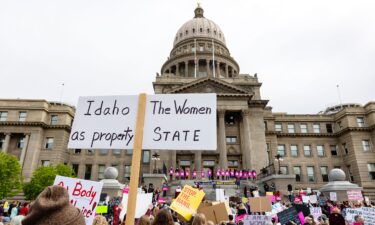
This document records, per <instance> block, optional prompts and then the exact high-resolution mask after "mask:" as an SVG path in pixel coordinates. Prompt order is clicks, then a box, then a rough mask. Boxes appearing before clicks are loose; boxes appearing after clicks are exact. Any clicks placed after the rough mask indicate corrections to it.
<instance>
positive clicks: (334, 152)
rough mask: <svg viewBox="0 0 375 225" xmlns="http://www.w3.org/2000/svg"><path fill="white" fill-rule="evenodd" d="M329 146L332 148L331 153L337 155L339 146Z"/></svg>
mask: <svg viewBox="0 0 375 225" xmlns="http://www.w3.org/2000/svg"><path fill="white" fill-rule="evenodd" d="M329 147H330V148H331V155H332V156H337V148H336V145H330V146H329Z"/></svg>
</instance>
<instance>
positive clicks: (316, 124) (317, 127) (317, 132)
mask: <svg viewBox="0 0 375 225" xmlns="http://www.w3.org/2000/svg"><path fill="white" fill-rule="evenodd" d="M313 130H314V133H316V134H319V133H320V125H319V124H318V123H314V124H313Z"/></svg>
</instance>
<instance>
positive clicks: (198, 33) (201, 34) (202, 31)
mask: <svg viewBox="0 0 375 225" xmlns="http://www.w3.org/2000/svg"><path fill="white" fill-rule="evenodd" d="M203 12H204V11H203V8H201V7H200V6H199V5H198V7H197V8H196V9H195V10H194V13H195V16H194V18H193V19H191V20H189V21H187V22H186V23H184V24H183V25H182V26H181V28H180V29H179V30H178V31H177V33H176V36H175V40H174V43H173V46H176V45H177V44H178V43H180V42H181V41H183V40H186V39H189V38H197V37H198V38H209V39H214V40H216V41H218V42H221V43H222V44H224V45H225V37H224V33H223V32H222V31H221V29H220V27H219V26H218V25H217V24H216V23H214V22H213V21H211V20H209V19H207V18H205V17H204V16H203Z"/></svg>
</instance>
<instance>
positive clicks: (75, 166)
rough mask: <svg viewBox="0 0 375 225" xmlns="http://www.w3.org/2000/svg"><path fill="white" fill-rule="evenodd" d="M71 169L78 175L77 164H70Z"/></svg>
mask: <svg viewBox="0 0 375 225" xmlns="http://www.w3.org/2000/svg"><path fill="white" fill-rule="evenodd" d="M72 169H73V170H74V173H75V175H76V176H77V175H78V169H79V164H72Z"/></svg>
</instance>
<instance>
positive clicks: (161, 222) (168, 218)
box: [152, 209, 174, 225]
mask: <svg viewBox="0 0 375 225" xmlns="http://www.w3.org/2000/svg"><path fill="white" fill-rule="evenodd" d="M152 225H174V222H173V218H172V214H171V213H170V212H169V211H168V210H167V209H162V210H160V211H159V213H158V214H157V215H156V216H155V219H154V221H153V222H152Z"/></svg>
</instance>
